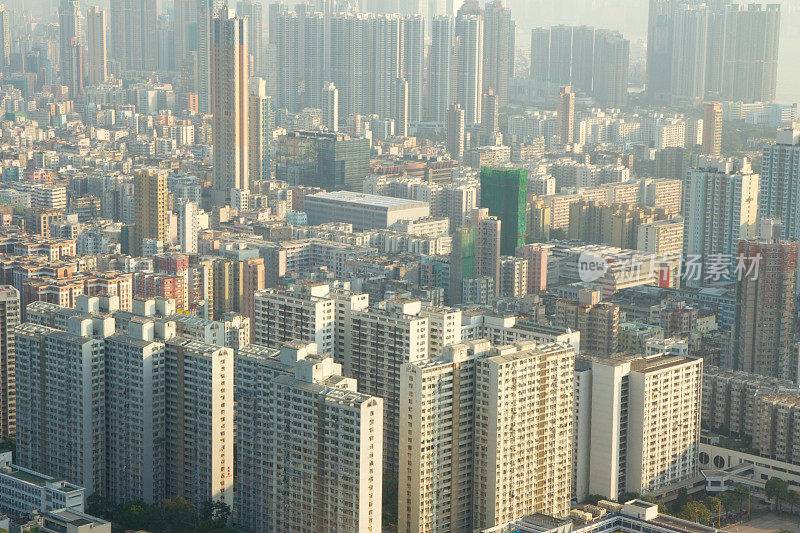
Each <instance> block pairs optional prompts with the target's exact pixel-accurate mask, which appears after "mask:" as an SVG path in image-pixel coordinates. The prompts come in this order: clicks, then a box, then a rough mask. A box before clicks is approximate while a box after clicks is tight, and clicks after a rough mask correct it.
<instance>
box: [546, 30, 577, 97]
mask: <svg viewBox="0 0 800 533" xmlns="http://www.w3.org/2000/svg"><path fill="white" fill-rule="evenodd" d="M548 80H549V81H550V83H553V84H555V85H561V86H564V85H569V84H570V83H571V82H572V26H553V27H552V28H550V68H549V76H548Z"/></svg>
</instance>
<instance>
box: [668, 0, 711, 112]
mask: <svg viewBox="0 0 800 533" xmlns="http://www.w3.org/2000/svg"><path fill="white" fill-rule="evenodd" d="M708 21H709V9H708V6H707V5H706V4H697V5H691V4H682V5H681V7H680V8H679V9H677V10H676V11H675V12H674V14H673V22H672V24H673V38H672V43H673V48H672V64H671V67H670V68H671V71H672V72H671V75H670V77H671V86H670V92H671V94H672V97H673V98H675V99H677V100H682V101H689V102H692V101H695V100H698V99H700V98H703V97H704V96H705V92H706V56H707V52H708ZM661 68H666V67H665V66H664V67H661Z"/></svg>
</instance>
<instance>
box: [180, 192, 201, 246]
mask: <svg viewBox="0 0 800 533" xmlns="http://www.w3.org/2000/svg"><path fill="white" fill-rule="evenodd" d="M199 232H200V208H199V207H198V205H197V203H195V202H187V201H184V202H182V203H180V204H179V205H178V244H179V245H180V247H181V250H182V251H183V252H184V253H187V254H196V253H197V236H198V234H199Z"/></svg>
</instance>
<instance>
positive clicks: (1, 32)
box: [0, 5, 11, 68]
mask: <svg viewBox="0 0 800 533" xmlns="http://www.w3.org/2000/svg"><path fill="white" fill-rule="evenodd" d="M10 59H11V10H9V9H6V8H5V5H4V6H3V7H0V68H5V67H7V66H9V62H10Z"/></svg>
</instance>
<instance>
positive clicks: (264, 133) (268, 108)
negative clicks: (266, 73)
mask: <svg viewBox="0 0 800 533" xmlns="http://www.w3.org/2000/svg"><path fill="white" fill-rule="evenodd" d="M249 91H250V94H249V95H248V100H249V101H248V108H249V113H250V116H249V117H248V127H249V128H250V130H249V132H248V142H249V143H250V146H249V147H248V157H249V158H250V162H249V169H248V171H249V172H250V182H251V183H252V182H255V181H259V180H268V179H269V175H270V174H269V150H270V140H271V139H272V127H273V122H274V116H273V111H272V97H271V96H268V95H267V82H266V80H264V79H263V78H252V79H251V80H250V86H249Z"/></svg>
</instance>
